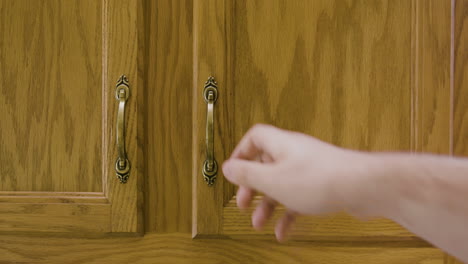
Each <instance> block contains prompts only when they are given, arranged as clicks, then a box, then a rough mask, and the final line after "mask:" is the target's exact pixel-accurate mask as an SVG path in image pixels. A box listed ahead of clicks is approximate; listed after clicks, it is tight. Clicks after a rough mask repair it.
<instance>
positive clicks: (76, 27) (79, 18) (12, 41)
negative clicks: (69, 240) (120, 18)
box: [0, 0, 103, 192]
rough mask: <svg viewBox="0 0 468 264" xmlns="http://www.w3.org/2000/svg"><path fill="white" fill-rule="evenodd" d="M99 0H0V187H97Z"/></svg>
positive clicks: (35, 188) (55, 188) (5, 189)
mask: <svg viewBox="0 0 468 264" xmlns="http://www.w3.org/2000/svg"><path fill="white" fill-rule="evenodd" d="M101 20H102V4H101V1H93V0H85V1H76V0H73V1H68V2H67V3H65V2H64V1H59V0H55V1H46V2H44V1H28V0H18V1H17V0H2V1H0V43H1V45H0V86H1V88H0V119H1V120H2V125H1V126H0V142H1V144H0V164H1V166H0V174H1V175H2V176H1V181H0V191H91V192H92V191H101V190H102V184H103V183H102V177H101V166H102V158H101V156H100V153H102V147H101V128H102V127H101V115H100V112H101V107H102V103H101V89H100V87H101V76H102V75H101V73H102V71H101V64H102V60H101V57H102V48H101V38H102V34H101Z"/></svg>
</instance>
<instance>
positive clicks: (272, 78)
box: [194, 1, 412, 234]
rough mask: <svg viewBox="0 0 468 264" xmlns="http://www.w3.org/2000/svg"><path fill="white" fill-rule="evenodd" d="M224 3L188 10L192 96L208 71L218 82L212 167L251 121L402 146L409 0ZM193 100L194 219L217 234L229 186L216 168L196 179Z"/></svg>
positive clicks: (365, 143) (373, 145) (407, 128)
mask: <svg viewBox="0 0 468 264" xmlns="http://www.w3.org/2000/svg"><path fill="white" fill-rule="evenodd" d="M197 3H198V2H197ZM222 3H223V2H219V1H217V2H216V3H210V2H208V1H201V2H200V3H199V7H196V8H195V10H194V14H195V17H196V19H195V22H194V26H195V32H194V45H195V48H194V51H195V52H196V53H195V54H194V57H195V62H194V63H195V64H194V65H195V66H194V67H196V69H195V70H194V72H195V80H196V83H195V94H197V93H198V94H201V91H202V89H203V82H204V81H205V80H206V76H207V75H209V74H214V76H215V77H216V78H217V80H218V84H219V87H220V89H219V90H220V98H219V100H218V101H217V102H216V105H215V113H216V116H215V122H216V123H215V156H216V158H217V160H218V163H219V164H222V162H223V161H224V160H225V159H226V158H227V157H229V155H230V153H231V151H232V150H233V148H234V146H235V144H236V143H237V142H238V141H239V140H240V139H241V137H242V136H243V135H244V134H245V132H246V131H247V130H248V129H249V128H250V127H251V126H252V125H253V124H255V123H269V124H273V125H276V126H279V127H282V128H285V129H291V130H295V131H299V132H304V133H307V134H310V135H313V136H315V137H318V138H320V139H322V140H325V141H327V142H331V143H334V144H337V145H339V146H343V147H347V148H353V149H362V150H371V151H374V150H410V148H411V144H410V140H411V133H410V132H411V115H410V113H411V73H412V72H411V60H410V58H411V47H412V46H411V29H412V19H411V16H412V12H411V2H409V1H378V2H375V1H367V2H365V3H364V2H357V1H351V2H342V1H294V2H286V1H235V2H231V1H225V2H224V4H225V5H226V6H223V4H222ZM223 12H224V13H223ZM194 100H195V102H194V109H195V115H194V118H195V119H194V124H195V125H194V135H195V138H196V139H197V141H198V142H196V143H194V156H195V159H194V165H195V166H194V181H195V183H196V184H198V186H196V187H195V188H194V190H196V192H197V193H196V196H197V197H196V199H194V201H196V203H197V204H196V207H197V208H196V210H197V214H198V215H196V217H195V218H194V219H196V221H200V222H198V223H197V224H195V223H194V225H197V226H198V227H197V228H199V229H200V228H202V229H203V230H204V231H200V230H198V231H197V232H198V233H203V232H206V234H213V233H218V234H220V233H221V230H220V228H219V227H220V226H222V221H223V220H222V219H221V218H220V216H221V215H222V213H223V212H222V207H223V204H226V203H228V202H229V201H230V200H231V199H232V196H233V194H234V187H233V186H232V185H230V184H229V183H227V182H224V181H223V180H222V179H223V177H222V173H219V176H218V178H219V181H218V183H217V184H216V185H215V186H214V187H213V188H208V187H207V186H206V185H205V184H204V183H203V181H202V180H201V175H200V173H199V171H200V164H202V162H203V159H204V155H205V153H204V120H205V116H204V115H205V111H206V110H205V108H206V105H205V104H204V102H203V100H202V98H201V97H197V96H194ZM200 123H201V124H200ZM199 215H202V216H199ZM224 219H226V218H225V217H224ZM231 223H233V221H232V222H231ZM350 228H351V226H350Z"/></svg>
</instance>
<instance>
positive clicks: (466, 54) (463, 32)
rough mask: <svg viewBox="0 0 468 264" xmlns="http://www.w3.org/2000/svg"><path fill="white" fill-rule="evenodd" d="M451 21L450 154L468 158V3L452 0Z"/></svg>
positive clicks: (451, 260)
mask: <svg viewBox="0 0 468 264" xmlns="http://www.w3.org/2000/svg"><path fill="white" fill-rule="evenodd" d="M452 5H454V9H453V11H452V12H453V13H452V15H453V16H454V17H452V19H453V22H452V23H453V32H452V34H453V36H452V41H453V43H452V45H453V46H452V49H453V55H452V56H453V58H452V60H453V61H452V63H453V68H452V70H453V72H452V85H453V87H452V111H453V114H452V115H453V117H452V118H453V121H452V122H453V135H452V136H453V141H452V144H453V146H452V151H453V152H452V154H453V155H455V156H468V114H467V113H468V111H467V109H468V103H467V102H468V51H467V48H466V47H467V45H468V1H467V0H454V1H452ZM445 263H447V264H461V263H462V262H461V261H458V260H457V259H455V258H453V257H448V256H447V258H446V262H445Z"/></svg>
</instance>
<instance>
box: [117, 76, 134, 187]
mask: <svg viewBox="0 0 468 264" xmlns="http://www.w3.org/2000/svg"><path fill="white" fill-rule="evenodd" d="M129 97H130V86H129V85H128V80H127V77H126V76H125V75H122V76H121V77H120V78H119V80H118V81H117V85H116V88H115V98H116V99H117V100H118V101H119V107H118V111H117V133H116V138H117V151H118V155H119V156H118V158H117V160H116V162H115V172H116V174H117V178H118V179H119V181H120V183H126V182H127V180H128V177H129V175H130V161H129V160H128V158H127V152H126V151H125V103H126V101H127V100H128V98H129Z"/></svg>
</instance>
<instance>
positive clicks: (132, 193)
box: [102, 0, 145, 233]
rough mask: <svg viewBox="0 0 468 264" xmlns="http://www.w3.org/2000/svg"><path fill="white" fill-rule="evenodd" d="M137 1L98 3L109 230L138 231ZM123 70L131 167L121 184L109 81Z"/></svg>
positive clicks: (140, 171) (140, 212)
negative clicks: (126, 82)
mask: <svg viewBox="0 0 468 264" xmlns="http://www.w3.org/2000/svg"><path fill="white" fill-rule="evenodd" d="M140 1H141V0H112V1H104V13H105V16H104V19H103V28H105V30H103V39H104V43H105V46H104V50H105V53H104V55H105V57H104V60H105V63H104V64H103V68H104V70H103V71H104V74H103V90H102V91H103V97H104V98H105V100H104V101H103V102H104V107H103V110H104V117H105V118H103V124H104V125H103V126H104V128H105V136H104V137H103V140H104V142H103V145H104V146H105V148H104V152H103V156H104V160H105V162H106V163H105V166H103V172H102V173H103V175H104V178H105V179H106V183H107V184H106V186H105V187H106V188H105V189H104V192H105V194H106V196H107V197H108V199H109V202H110V203H111V206H112V210H111V216H110V219H111V221H112V232H138V233H142V232H143V201H142V199H143V192H142V187H143V185H142V184H143V183H142V181H143V177H144V175H143V174H144V168H142V167H141V166H142V164H143V163H142V162H140V161H139V159H142V158H143V157H141V156H139V155H141V153H143V151H142V150H141V148H143V146H142V145H141V144H138V143H139V142H144V139H142V137H143V136H144V135H145V133H144V131H138V128H139V126H138V122H144V119H142V120H140V119H139V118H142V117H144V114H143V113H138V109H141V108H139V107H138V104H140V103H144V101H143V100H139V99H138V98H139V96H140V91H142V90H143V89H144V87H143V85H144V83H140V82H139V81H141V80H143V79H144V77H143V78H142V77H141V76H139V73H138V66H139V65H138V63H139V61H138V56H143V55H144V52H142V50H141V49H139V48H140V46H139V45H138V33H139V32H140V31H139V30H138V10H141V9H139V5H140ZM122 74H125V75H126V76H127V77H128V80H129V83H130V97H129V99H128V101H127V104H126V106H125V112H126V113H125V114H126V128H125V129H126V130H125V137H126V151H127V156H128V159H129V160H130V162H131V164H132V167H131V171H130V177H129V180H128V181H127V183H125V184H121V183H120V182H119V181H118V180H117V177H116V175H115V161H116V158H117V148H116V147H115V142H116V141H115V139H116V137H115V133H116V129H115V124H116V118H117V116H116V113H117V110H116V109H117V100H116V99H115V84H116V82H117V79H118V78H119V77H120V76H121V75H122Z"/></svg>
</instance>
